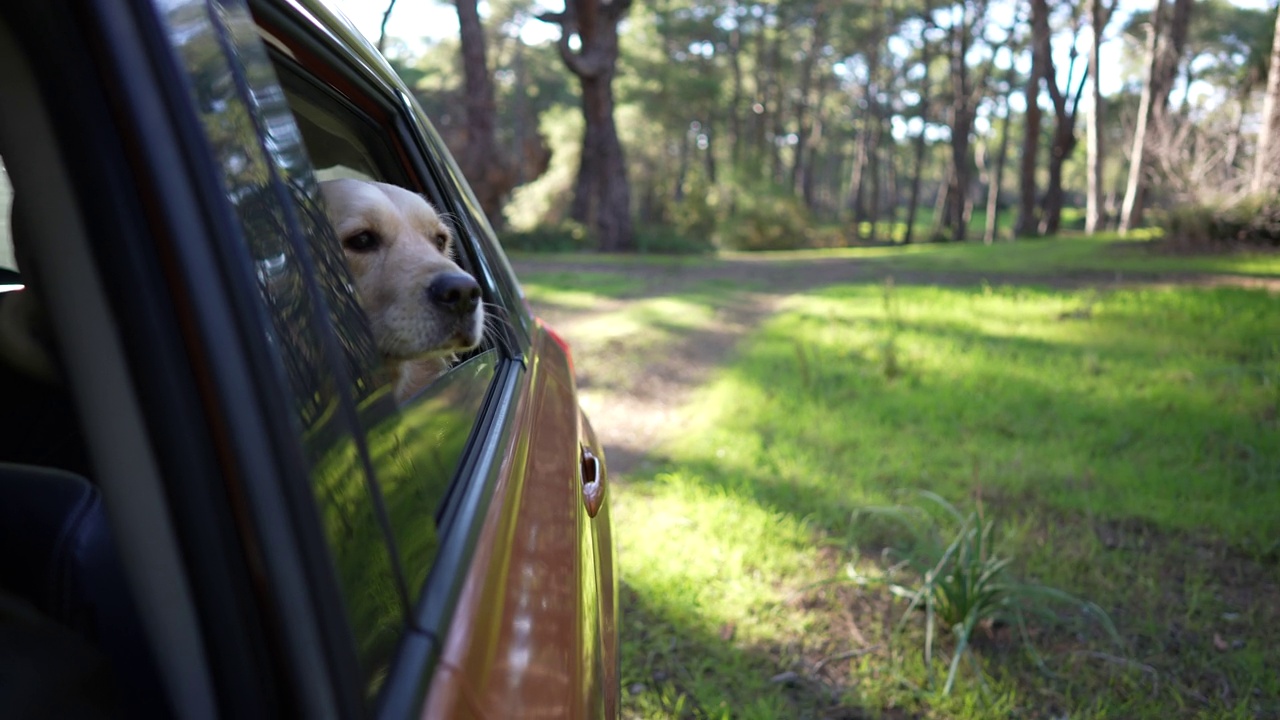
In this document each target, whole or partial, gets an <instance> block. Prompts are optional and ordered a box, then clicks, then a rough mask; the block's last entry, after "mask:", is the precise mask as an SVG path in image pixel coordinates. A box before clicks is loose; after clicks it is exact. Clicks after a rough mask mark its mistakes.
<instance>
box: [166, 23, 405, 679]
mask: <svg viewBox="0 0 1280 720" xmlns="http://www.w3.org/2000/svg"><path fill="white" fill-rule="evenodd" d="M218 9H219V12H210V10H209V9H207V8H205V7H203V6H201V5H196V4H180V5H176V6H174V7H173V9H171V10H170V11H168V12H167V13H166V14H165V15H164V19H165V21H166V23H167V28H166V29H167V31H168V34H169V37H170V40H171V43H172V45H173V47H174V49H175V51H176V52H177V54H178V56H179V58H180V60H181V64H182V66H183V67H184V68H185V70H186V81H187V85H188V88H189V91H190V94H191V96H192V99H193V101H194V103H195V106H196V107H197V108H198V110H199V113H200V120H201V122H202V123H203V128H204V134H205V138H206V140H207V143H208V146H209V148H210V150H211V151H212V158H213V160H214V162H215V163H216V173H217V175H218V176H219V180H220V181H221V184H222V188H221V189H222V191H223V192H225V193H226V196H227V198H228V199H229V201H230V203H231V205H232V206H233V208H234V213H235V220H236V223H237V228H236V229H237V230H238V232H237V233H236V234H235V235H234V236H232V237H228V238H226V240H227V242H229V243H242V244H243V248H242V250H243V254H244V256H245V257H246V260H247V262H249V263H250V264H251V266H252V272H253V273H254V274H255V276H256V278H257V281H258V286H259V289H260V290H261V293H260V296H259V298H258V300H259V301H260V302H259V307H258V309H259V311H260V312H262V313H264V314H265V315H266V319H267V320H268V322H267V323H266V325H267V326H268V327H269V328H270V337H269V341H270V345H271V347H272V349H273V350H274V351H275V355H276V361H277V366H278V371H279V374H280V376H281V380H282V385H283V387H284V388H285V390H286V391H287V395H288V397H289V398H290V399H291V401H292V403H293V414H294V417H295V418H296V421H297V422H296V427H297V434H298V441H299V443H300V446H301V449H302V451H303V452H304V453H305V455H306V460H307V462H308V463H309V467H310V469H311V478H310V480H311V485H312V487H311V490H312V495H313V497H314V499H315V501H316V507H317V510H318V515H319V520H320V522H321V523H322V525H323V528H324V531H325V533H326V534H327V536H328V540H329V548H330V553H331V555H332V557H333V561H334V563H333V564H334V568H335V570H336V576H337V580H338V583H339V585H340V587H341V591H342V596H343V599H344V601H345V606H346V611H347V615H348V620H349V622H350V626H351V630H352V634H353V635H354V639H355V643H356V646H357V648H356V649H357V651H358V654H359V657H360V660H361V663H362V670H363V674H364V678H365V681H366V695H367V696H370V695H372V693H373V690H374V689H375V688H376V686H377V684H378V681H379V678H381V677H382V676H383V675H384V673H385V669H386V667H387V665H388V663H389V659H390V656H391V654H392V652H393V651H394V648H395V645H396V643H397V641H398V639H399V637H400V635H401V634H402V632H403V630H404V627H405V625H406V614H405V609H406V598H405V592H404V587H405V584H404V577H403V575H402V574H401V572H400V568H399V567H398V564H397V563H396V562H395V557H396V549H395V546H394V543H392V542H390V532H389V528H388V525H387V521H386V513H385V508H384V504H383V501H382V498H381V497H380V489H379V488H378V486H377V481H376V478H375V477H374V475H373V472H372V469H371V463H370V462H369V455H370V452H369V448H368V446H367V444H366V443H365V438H364V435H363V433H361V432H360V431H359V430H358V420H357V413H358V412H359V411H358V409H357V407H358V406H363V407H364V408H366V409H367V408H370V407H374V406H376V405H377V403H378V400H379V399H382V400H383V403H382V404H383V405H386V404H387V402H386V397H387V393H386V390H385V388H386V387H387V384H388V383H387V379H386V377H385V373H382V372H381V370H380V364H379V360H378V355H377V352H376V350H375V348H374V344H373V339H372V336H371V334H370V331H369V328H368V325H367V322H366V321H365V319H364V315H363V313H362V311H361V310H360V308H359V305H358V303H357V300H356V298H355V296H354V294H353V292H352V282H351V276H350V273H349V272H348V270H347V268H346V266H345V261H344V259H343V257H342V254H341V251H340V249H339V247H338V245H337V240H336V238H335V237H334V236H333V232H332V229H331V228H330V227H329V225H328V223H327V221H326V220H325V218H324V213H323V208H322V207H321V206H320V205H319V201H318V198H319V193H318V188H317V184H316V180H315V177H314V174H313V172H312V169H311V165H310V162H309V161H308V159H307V156H306V152H305V150H304V148H303V146H302V144H301V135H300V133H299V130H298V127H297V125H296V124H295V123H294V120H293V116H292V114H291V113H290V112H289V108H288V107H287V105H286V104H285V101H284V100H285V98H284V94H283V92H282V90H281V89H280V86H279V84H278V82H277V81H276V79H275V77H274V73H273V70H272V68H271V66H270V64H269V63H268V62H267V61H266V55H265V51H264V50H263V48H262V46H261V43H260V42H259V41H258V39H257V37H256V34H255V32H254V29H253V25H252V21H251V20H250V18H249V16H248V14H247V12H245V10H244V8H243V6H219V8H218ZM229 57H231V58H234V61H230V60H229V59H228V58H229ZM248 300H249V301H250V302H252V299H248Z"/></svg>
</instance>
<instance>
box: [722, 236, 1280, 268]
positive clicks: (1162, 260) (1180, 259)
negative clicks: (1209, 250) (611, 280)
mask: <svg viewBox="0 0 1280 720" xmlns="http://www.w3.org/2000/svg"><path fill="white" fill-rule="evenodd" d="M1147 239H1149V238H1148V237H1146V236H1144V235H1142V234H1140V233H1135V234H1132V235H1131V236H1130V237H1128V238H1120V237H1118V236H1116V235H1115V234H1113V233H1108V234H1103V235H1099V236H1097V237H1088V236H1084V235H1062V236H1059V237H1055V238H1045V239H1034V240H1020V241H1018V242H1011V243H997V244H995V245H983V244H981V243H977V242H967V243H959V244H952V243H936V244H935V243H923V244H914V245H907V246H901V245H899V246H891V247H862V248H843V249H835V250H797V251H790V252H778V253H754V254H753V253H724V254H722V257H726V258H728V257H732V258H735V259H742V260H750V259H752V258H756V259H758V260H759V261H761V262H764V261H787V260H818V259H823V258H832V259H835V258H846V259H866V260H868V261H875V262H876V263H877V264H878V265H885V266H888V267H887V268H886V271H888V270H889V269H896V270H901V271H906V270H911V271H938V272H943V271H950V272H968V273H979V274H982V273H989V274H1000V273H1012V274H1016V273H1027V274H1032V273H1035V274H1041V275H1049V274H1053V273H1069V272H1076V271H1094V272H1121V273H1125V272H1130V273H1147V274H1149V273H1226V274H1239V275H1256V276H1280V254H1278V253H1265V252H1255V253H1249V252H1240V253H1229V254H1215V255H1165V254H1160V253H1159V252H1156V251H1155V248H1154V246H1151V245H1146V244H1145V243H1144V242H1143V241H1145V240H1147Z"/></svg>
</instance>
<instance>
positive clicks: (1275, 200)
mask: <svg viewBox="0 0 1280 720" xmlns="http://www.w3.org/2000/svg"><path fill="white" fill-rule="evenodd" d="M1159 224H1160V226H1161V227H1163V228H1164V237H1165V242H1166V243H1168V244H1170V245H1175V246H1181V247H1187V248H1201V247H1203V248H1213V247H1221V246H1225V245H1253V246H1263V247H1280V197H1277V196H1274V195H1272V196H1265V195H1254V196H1251V197H1247V198H1244V199H1243V200H1236V201H1230V202H1226V203H1222V204H1207V203H1205V204H1194V205H1187V206H1183V207H1178V208H1174V209H1172V210H1170V211H1168V212H1167V213H1165V215H1164V217H1163V218H1161V219H1160V223H1159Z"/></svg>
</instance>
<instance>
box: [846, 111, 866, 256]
mask: <svg viewBox="0 0 1280 720" xmlns="http://www.w3.org/2000/svg"><path fill="white" fill-rule="evenodd" d="M870 133H871V124H870V123H869V122H867V120H866V119H865V118H864V119H863V121H862V122H861V123H860V129H859V131H858V148H857V150H856V151H855V152H854V157H853V171H852V173H851V174H850V175H849V208H850V209H851V210H852V211H853V236H854V237H856V238H861V237H862V219H863V218H864V217H866V203H864V202H863V195H864V194H865V192H866V191H865V189H864V187H863V186H864V185H865V184H866V176H867V156H868V155H869V153H870V146H871V137H870Z"/></svg>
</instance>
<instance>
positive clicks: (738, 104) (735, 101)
mask: <svg viewBox="0 0 1280 720" xmlns="http://www.w3.org/2000/svg"><path fill="white" fill-rule="evenodd" d="M732 7H733V9H734V10H737V8H738V4H737V3H736V2H735V3H734V4H733V6H732ZM729 67H730V69H731V70H732V71H733V93H732V95H730V97H729V128H728V129H729V160H730V163H731V165H732V169H734V170H736V169H737V167H738V163H739V162H741V160H742V151H741V146H742V140H743V138H742V19H741V17H740V16H739V15H738V14H737V13H736V12H735V13H734V21H733V31H732V32H730V33H729Z"/></svg>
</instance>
